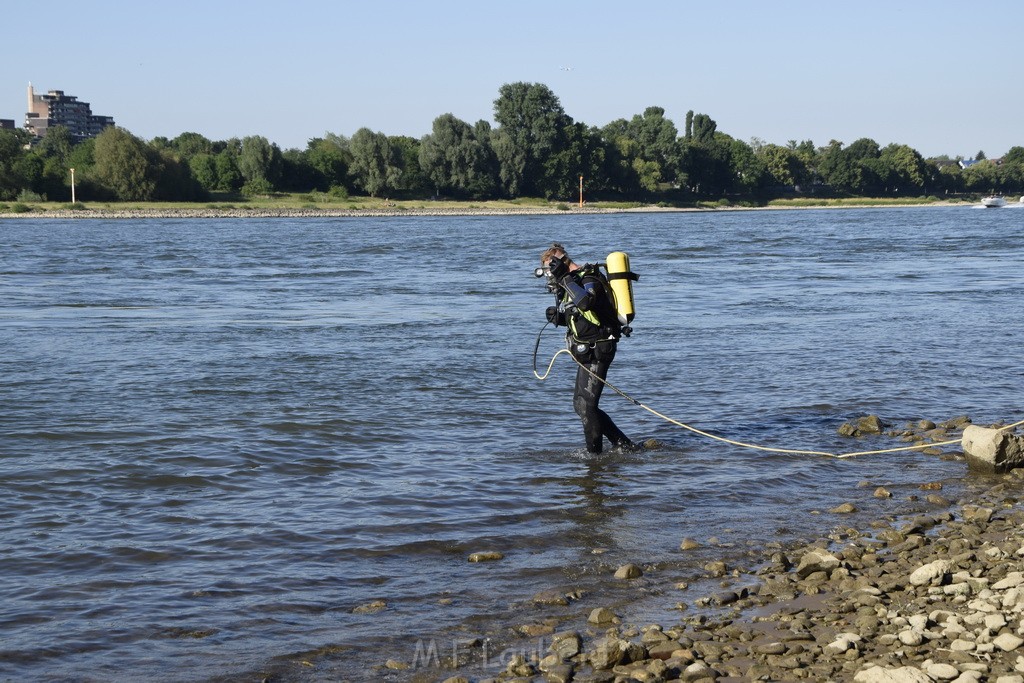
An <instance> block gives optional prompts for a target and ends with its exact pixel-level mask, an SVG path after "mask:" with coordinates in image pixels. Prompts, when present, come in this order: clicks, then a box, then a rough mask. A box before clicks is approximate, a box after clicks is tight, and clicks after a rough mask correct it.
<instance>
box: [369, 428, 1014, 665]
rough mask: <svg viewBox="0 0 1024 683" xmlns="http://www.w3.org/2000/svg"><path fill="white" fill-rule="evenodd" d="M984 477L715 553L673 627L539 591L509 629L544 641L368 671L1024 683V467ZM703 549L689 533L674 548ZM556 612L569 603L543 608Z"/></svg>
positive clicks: (624, 575)
mask: <svg viewBox="0 0 1024 683" xmlns="http://www.w3.org/2000/svg"><path fill="white" fill-rule="evenodd" d="M907 440H912V439H910V438H908V439H907ZM962 455H963V454H962V453H947V454H945V457H950V458H960V457H962ZM983 482H984V486H980V487H975V488H974V489H973V490H972V491H971V492H970V493H969V494H966V497H964V498H963V499H961V500H958V501H951V500H948V499H946V498H945V497H943V495H942V492H941V485H940V484H937V483H928V482H925V483H922V484H921V493H920V499H921V502H922V503H925V504H926V508H927V509H928V513H926V514H915V515H913V516H908V517H903V518H900V517H896V516H889V517H885V518H882V519H876V520H873V521H869V522H868V523H867V524H859V527H860V528H847V527H844V526H842V522H841V521H839V522H838V524H839V526H837V527H835V528H834V529H833V531H832V532H831V533H829V534H828V536H827V537H825V538H821V539H817V540H815V541H813V542H806V543H800V544H797V545H795V546H793V547H789V548H784V547H782V546H780V545H778V544H771V543H767V544H765V547H764V548H763V549H762V550H760V551H759V555H760V556H759V557H758V558H756V559H752V560H751V562H750V564H751V566H749V567H741V566H730V565H729V564H728V563H727V561H712V562H709V563H706V564H705V565H704V566H703V568H702V569H703V573H704V576H703V580H702V581H701V582H700V584H699V585H700V588H698V587H697V584H696V582H695V583H694V585H692V586H691V585H687V584H685V583H684V584H676V585H673V586H666V587H665V591H664V592H665V594H669V593H672V592H675V594H677V595H686V596H688V597H687V598H686V599H687V600H688V601H689V603H688V604H687V603H680V604H678V605H677V607H678V608H679V609H680V610H682V611H681V612H680V614H681V616H680V618H679V620H678V621H676V622H673V623H664V624H631V623H627V622H626V621H624V620H623V619H621V618H620V617H619V616H618V614H617V609H616V607H615V606H609V607H598V608H594V609H589V610H580V609H578V608H577V609H576V610H574V604H575V603H577V600H579V599H580V597H581V596H580V595H579V594H578V593H575V592H573V591H560V590H553V591H544V592H542V593H540V594H538V595H536V596H534V598H533V600H532V603H533V604H534V605H535V607H536V609H537V618H536V619H535V620H533V621H532V622H530V623H526V624H520V625H519V626H517V627H515V632H516V633H517V634H519V635H521V636H523V637H524V642H525V639H526V637H529V638H531V639H532V642H534V643H542V644H543V645H544V647H542V648H538V647H534V649H533V650H532V651H530V650H527V649H526V648H525V647H524V648H523V649H521V650H519V651H520V652H522V654H514V655H509V656H504V657H502V658H501V660H500V661H495V657H494V653H493V652H492V653H488V652H487V648H488V643H487V642H485V641H480V640H476V641H472V642H469V643H468V644H467V645H466V647H465V648H464V649H463V650H462V651H461V653H460V654H457V655H456V656H455V657H448V658H447V659H445V658H443V657H437V658H436V659H435V661H434V662H428V661H426V659H424V658H422V657H421V658H420V661H418V662H416V661H413V662H411V663H410V662H407V661H401V660H388V662H387V663H386V664H382V665H381V666H379V667H378V668H377V670H376V672H374V674H373V675H372V676H371V679H374V680H376V679H378V678H379V679H380V680H409V681H416V682H426V681H431V682H440V681H443V682H444V683H499V682H501V683H507V682H509V681H514V682H516V683H527V682H529V683H541V682H544V683H567V682H569V681H576V682H577V683H598V682H599V683H611V682H616V683H626V682H633V681H640V682H646V683H664V682H667V681H687V682H696V681H702V682H708V681H717V682H719V683H723V682H725V681H797V680H806V681H855V682H858V683H876V682H878V683H881V682H890V681H891V682H907V683H918V682H920V683H926V682H938V681H954V682H957V683H975V682H994V683H1024V620H1022V619H1024V506H1022V505H1021V502H1022V496H1021V491H1022V488H1024V469H1015V470H1012V471H1010V472H1008V473H1005V474H1001V475H995V474H992V475H989V476H986V477H984V478H983ZM864 485H865V486H873V485H872V484H870V483H868V482H865V483H864ZM891 495H892V494H890V493H889V492H888V491H886V490H885V489H884V488H883V487H877V488H875V490H874V496H875V497H878V498H886V497H890V496H891ZM913 498H917V496H913ZM853 511H855V510H854V509H853V506H852V505H851V504H850V503H842V502H841V501H837V506H836V507H835V508H834V509H832V510H830V511H829V512H830V513H832V514H833V515H835V516H836V519H837V520H842V519H843V518H842V515H844V514H846V513H850V512H853ZM699 545H700V542H698V541H696V540H693V539H683V541H682V544H681V546H680V548H681V550H683V551H686V550H688V549H692V548H696V547H699ZM494 559H495V560H500V557H496V558H494ZM657 574H658V568H657V567H640V566H637V565H632V564H628V565H624V566H622V567H619V569H618V571H617V572H616V573H615V579H616V580H617V581H619V582H622V584H623V585H629V584H630V583H631V582H632V583H635V584H636V585H637V587H638V594H639V592H640V588H639V585H640V584H641V583H646V584H647V585H648V586H649V585H650V583H651V582H657V581H658V580H659V579H658V576H657ZM709 587H710V588H709ZM694 593H700V594H694ZM589 602H591V604H593V603H592V601H589ZM552 609H554V610H559V609H561V610H564V612H565V613H564V614H562V615H561V616H547V617H545V616H543V615H551V614H552V612H551V610H552ZM619 611H621V610H619ZM556 614H557V612H556ZM524 616H526V615H524ZM516 651H517V650H515V649H514V648H508V649H506V650H505V652H516ZM488 657H490V661H487V660H488ZM367 680H370V679H367Z"/></svg>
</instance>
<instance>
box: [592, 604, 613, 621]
mask: <svg viewBox="0 0 1024 683" xmlns="http://www.w3.org/2000/svg"><path fill="white" fill-rule="evenodd" d="M615 619H616V617H615V613H614V612H612V611H611V610H610V609H608V608H607V607H598V608H597V609H595V610H591V612H590V616H588V617H587V621H589V622H590V623H591V624H610V623H612V622H613V621H615Z"/></svg>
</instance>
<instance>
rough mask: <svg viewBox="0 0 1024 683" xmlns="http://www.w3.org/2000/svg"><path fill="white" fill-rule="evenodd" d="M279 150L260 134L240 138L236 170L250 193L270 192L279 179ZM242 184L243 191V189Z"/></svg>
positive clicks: (280, 164)
mask: <svg viewBox="0 0 1024 683" xmlns="http://www.w3.org/2000/svg"><path fill="white" fill-rule="evenodd" d="M281 167H282V162H281V150H280V149H279V148H278V146H277V145H276V144H273V143H271V142H270V141H269V140H267V139H266V138H265V137H263V136H262V135H251V136H248V137H245V138H242V143H241V148H240V149H239V152H238V171H239V172H240V173H241V174H242V178H243V179H244V180H245V186H247V187H248V191H249V192H250V193H252V194H265V193H267V192H271V191H273V190H274V188H275V187H276V185H277V183H278V181H280V179H281ZM245 186H243V191H245Z"/></svg>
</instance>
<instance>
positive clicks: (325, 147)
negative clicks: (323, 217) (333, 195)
mask: <svg viewBox="0 0 1024 683" xmlns="http://www.w3.org/2000/svg"><path fill="white" fill-rule="evenodd" d="M306 158H307V161H308V162H309V165H310V167H312V169H313V171H314V177H315V179H316V180H315V184H314V187H315V188H316V189H319V190H324V191H326V190H329V189H330V188H332V187H346V186H347V179H348V169H349V163H350V161H351V158H352V155H351V154H350V153H349V151H348V139H347V138H345V137H343V136H340V135H333V134H330V133H329V134H327V135H326V136H325V137H323V138H313V139H312V140H310V141H309V142H308V143H307V145H306Z"/></svg>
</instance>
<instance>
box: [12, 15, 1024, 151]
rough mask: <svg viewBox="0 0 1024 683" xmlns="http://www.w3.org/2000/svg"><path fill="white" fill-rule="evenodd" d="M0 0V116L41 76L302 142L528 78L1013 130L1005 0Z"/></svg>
mask: <svg viewBox="0 0 1024 683" xmlns="http://www.w3.org/2000/svg"><path fill="white" fill-rule="evenodd" d="M42 7H43V5H39V4H38V3H35V4H33V3H28V2H9V3H6V5H5V7H4V9H3V12H2V14H0V21H2V24H3V29H2V33H3V39H2V40H0V118H7V119H15V121H16V123H17V124H18V125H20V124H21V123H22V122H23V120H24V115H25V111H26V98H25V90H26V87H27V85H28V83H29V82H30V81H31V82H32V84H33V85H34V86H35V88H36V90H37V92H38V91H43V92H45V91H47V90H63V91H64V92H65V93H67V94H69V95H76V96H78V97H79V98H80V99H81V100H84V101H87V102H89V103H90V104H91V105H92V109H93V113H95V114H102V115H108V116H113V117H114V118H115V120H116V121H117V124H118V125H119V126H122V127H124V128H126V129H127V130H129V131H131V132H132V133H134V134H135V135H137V136H139V137H142V138H145V139H151V138H153V137H156V136H161V135H162V136H167V137H171V138H173V137H175V136H176V135H178V134H180V133H182V132H186V131H195V132H198V133H202V134H203V135H205V136H207V137H209V138H211V139H214V140H223V139H227V138H230V137H235V136H238V137H242V136H246V135H263V136H265V137H267V138H268V139H270V140H271V141H272V142H276V143H277V144H278V145H279V146H281V147H282V148H291V147H298V148H304V147H305V146H306V142H307V141H308V140H309V139H310V138H313V137H319V136H322V135H323V134H324V133H326V132H331V133H337V134H340V135H346V136H351V135H352V134H353V133H355V131H356V130H358V129H359V128H361V127H364V126H366V127H369V128H371V129H372V130H375V131H380V132H383V133H386V134H388V135H411V136H414V137H420V136H422V135H425V134H426V133H429V132H430V127H431V123H432V122H433V120H434V119H435V118H436V117H437V116H439V115H441V114H444V113H452V114H454V115H455V116H457V117H458V118H460V119H462V120H464V121H467V122H469V123H473V122H475V121H477V120H480V119H485V120H488V121H492V116H493V102H494V99H495V98H496V97H497V95H498V89H499V88H500V87H501V85H502V84H504V83H512V82H516V81H526V82H530V83H544V84H545V85H547V86H548V87H550V88H551V90H552V91H553V92H554V93H555V95H557V96H558V98H559V99H560V101H561V103H562V106H563V107H564V109H565V111H566V113H567V114H569V115H570V116H571V117H573V119H575V120H576V121H581V122H583V123H586V124H588V125H596V126H603V125H605V124H607V123H608V122H610V121H613V120H615V119H618V118H626V119H628V118H631V117H632V116H633V115H635V114H640V113H642V112H643V110H644V109H646V108H647V107H649V106H660V107H663V108H664V109H665V111H666V115H667V116H668V117H669V118H670V119H672V120H673V121H674V122H675V124H676V126H677V127H678V128H679V129H680V131H681V130H682V128H683V126H684V124H685V120H686V112H687V111H688V110H691V109H692V110H693V111H694V112H696V113H704V114H708V115H709V116H710V117H711V118H712V119H714V120H715V121H716V122H717V123H718V130H720V131H722V132H724V133H728V134H729V135H731V136H733V137H735V138H738V139H741V140H745V141H749V140H750V139H751V138H754V137H757V138H760V139H762V140H764V141H766V142H770V143H777V144H785V143H786V142H787V141H789V140H805V139H810V140H812V141H813V142H814V144H815V145H818V146H822V145H825V144H827V143H828V142H829V141H830V140H832V139H835V140H839V141H841V142H843V143H844V144H850V143H851V142H853V141H854V140H856V139H858V138H861V137H869V138H872V139H874V140H875V141H877V142H878V143H879V144H881V145H883V146H884V145H886V144H889V143H890V142H897V143H901V144H908V145H910V146H911V147H913V148H915V149H917V150H918V151H919V152H921V153H922V154H923V155H925V156H926V157H927V156H936V155H941V154H948V155H949V156H953V157H955V156H958V155H959V156H964V157H973V156H974V154H975V153H976V152H978V151H979V150H983V151H984V152H985V154H986V155H987V156H988V157H998V156H1002V155H1003V154H1004V153H1006V151H1007V150H1008V149H1009V148H1010V147H1013V146H1016V145H1021V146H1024V125H1022V122H1024V85H1022V82H1021V78H1020V69H1021V65H1022V64H1024V40H1022V39H1021V33H1020V27H1021V21H1022V17H1021V11H1020V8H1021V5H1020V4H1019V3H1017V2H1012V1H1011V0H980V1H979V2H977V3H973V4H970V3H964V2H962V0H956V1H953V0H860V1H858V2H840V1H838V0H813V1H810V0H792V1H788V0H778V1H776V2H770V1H769V0H736V1H733V2H729V1H728V0H718V1H716V2H708V1H706V0H704V1H701V2H691V1H689V0H665V1H663V2H655V1H650V0H634V1H633V2H628V3H627V2H609V1H606V0H592V1H590V2H583V1H576V0H558V1H552V0H544V1H538V0H519V1H518V2H506V3H493V2H478V1H475V2H469V1H464V0H456V1H450V2H448V1H445V0H436V1H435V2H423V1H421V0H417V1H409V2H401V1H398V0H375V1H367V0H359V1H358V2H356V1H351V0H290V1H288V2H283V1H277V2H270V1H268V0H249V1H245V2H243V1H241V0H205V1H204V2H199V1H196V0H177V1H176V2H168V3H148V2H147V3H142V2H140V3H126V2H121V1H120V0H118V1H117V2H114V1H113V0H93V1H92V2H85V3H83V2H80V1H76V2H70V1H68V0H51V1H50V2H47V3H45V11H44V10H43V9H42Z"/></svg>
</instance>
